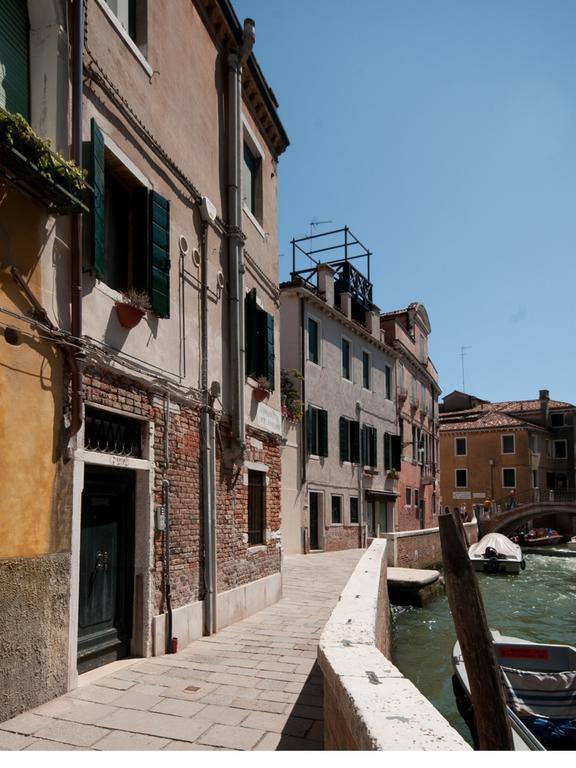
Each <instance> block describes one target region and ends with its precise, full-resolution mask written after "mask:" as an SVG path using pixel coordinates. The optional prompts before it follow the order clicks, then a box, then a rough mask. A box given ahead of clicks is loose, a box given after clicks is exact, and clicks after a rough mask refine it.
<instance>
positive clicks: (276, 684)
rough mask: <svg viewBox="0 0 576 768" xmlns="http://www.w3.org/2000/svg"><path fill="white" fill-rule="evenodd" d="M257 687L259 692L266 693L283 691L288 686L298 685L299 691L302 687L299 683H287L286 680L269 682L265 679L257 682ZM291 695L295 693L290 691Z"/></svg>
mask: <svg viewBox="0 0 576 768" xmlns="http://www.w3.org/2000/svg"><path fill="white" fill-rule="evenodd" d="M255 685H256V688H258V690H265V691H283V690H285V688H286V686H287V685H292V686H294V685H296V690H297V691H299V690H300V689H301V687H302V686H301V685H298V683H287V682H285V681H284V680H268V679H267V678H265V677H264V678H260V679H257V680H255ZM290 693H293V691H290Z"/></svg>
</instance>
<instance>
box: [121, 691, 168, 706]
mask: <svg viewBox="0 0 576 768" xmlns="http://www.w3.org/2000/svg"><path fill="white" fill-rule="evenodd" d="M160 701H162V699H161V697H160V696H147V695H146V694H145V693H140V692H139V691H137V690H130V691H128V692H127V693H125V694H124V695H123V696H120V698H118V699H116V701H115V702H114V706H115V707H121V708H122V709H142V710H147V709H152V707H153V706H154V705H155V704H159V703H160Z"/></svg>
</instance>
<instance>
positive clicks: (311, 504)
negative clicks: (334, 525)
mask: <svg viewBox="0 0 576 768" xmlns="http://www.w3.org/2000/svg"><path fill="white" fill-rule="evenodd" d="M308 511H309V514H310V549H320V530H319V526H320V494H319V493H314V491H310V493H309V496H308Z"/></svg>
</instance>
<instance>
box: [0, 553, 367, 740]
mask: <svg viewBox="0 0 576 768" xmlns="http://www.w3.org/2000/svg"><path fill="white" fill-rule="evenodd" d="M363 552H364V550H347V551H343V552H327V553H317V554H312V555H296V556H291V557H286V558H285V559H284V568H283V578H284V597H283V598H282V600H281V601H280V602H278V603H276V605H273V606H271V607H270V608H267V609H265V610H263V611H260V612H259V613H257V614H255V615H254V616H251V617H250V618H248V619H245V620H244V621H240V622H238V623H236V624H233V625H232V626H230V627H227V628H226V629H224V630H222V631H221V632H218V633H217V634H216V635H212V636H211V637H205V638H202V639H201V640H197V641H195V642H193V643H191V644H190V645H189V646H188V647H186V648H185V649H183V650H182V651H180V652H178V653H177V654H173V655H166V656H157V657H154V658H150V659H136V660H135V659H130V660H125V661H120V662H115V663H114V664H112V665H110V666H108V667H105V668H101V669H99V670H94V671H93V672H88V673H87V674H86V675H83V676H82V677H81V678H80V681H79V682H80V685H79V687H78V688H77V689H76V690H74V691H70V692H69V693H67V694H65V695H64V696H61V697H60V698H58V699H54V700H53V701H50V702H48V703H47V704H43V705H42V706H40V707H36V709H33V710H31V711H30V712H26V713H24V714H22V715H18V716H17V717H14V718H13V719H12V720H8V721H6V722H4V723H0V749H2V750H48V749H51V750H70V749H81V750H87V749H89V750H119V749H128V750H190V749H201V750H206V749H231V750H311V749H322V748H323V719H322V718H323V708H322V704H323V702H322V676H321V673H320V670H319V668H318V666H317V664H316V649H317V643H318V639H319V636H320V633H321V631H322V629H323V627H324V624H325V623H326V621H327V620H328V617H329V616H330V613H331V611H332V608H333V607H334V605H335V603H336V601H337V600H338V596H339V594H340V592H341V590H342V588H343V587H344V585H345V584H346V582H347V581H348V578H349V577H350V575H351V573H352V571H353V570H354V567H355V566H356V563H357V562H358V560H359V559H360V557H361V555H362V554H363Z"/></svg>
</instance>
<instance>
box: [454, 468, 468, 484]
mask: <svg viewBox="0 0 576 768" xmlns="http://www.w3.org/2000/svg"><path fill="white" fill-rule="evenodd" d="M467 487H468V470H467V469H457V470H456V488H467Z"/></svg>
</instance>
